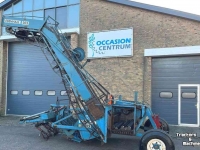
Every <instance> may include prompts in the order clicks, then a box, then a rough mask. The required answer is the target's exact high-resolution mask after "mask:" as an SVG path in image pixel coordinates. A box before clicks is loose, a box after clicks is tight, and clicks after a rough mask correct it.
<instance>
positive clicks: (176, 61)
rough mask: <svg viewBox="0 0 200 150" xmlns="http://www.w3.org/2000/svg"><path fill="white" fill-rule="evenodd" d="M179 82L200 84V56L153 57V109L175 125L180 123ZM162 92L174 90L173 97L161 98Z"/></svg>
mask: <svg viewBox="0 0 200 150" xmlns="http://www.w3.org/2000/svg"><path fill="white" fill-rule="evenodd" d="M178 84H200V56H190V57H171V58H153V59H152V111H153V112H154V113H158V114H159V115H160V116H161V117H162V118H164V119H165V120H166V121H167V122H168V123H169V124H174V125H177V124H178ZM160 92H172V93H173V97H172V98H170V99H168V98H161V97H160V96H159V94H160ZM189 104H191V105H193V102H192V101H191V103H190V102H189ZM188 108H190V107H188ZM192 108H193V107H192ZM185 111H189V110H187V109H186V110H185ZM187 121H191V123H193V122H194V120H192V118H191V120H187ZM188 123H189V122H188Z"/></svg>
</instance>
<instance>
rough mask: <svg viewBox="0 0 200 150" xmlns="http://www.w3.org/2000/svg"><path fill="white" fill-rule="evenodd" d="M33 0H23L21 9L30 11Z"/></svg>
mask: <svg viewBox="0 0 200 150" xmlns="http://www.w3.org/2000/svg"><path fill="white" fill-rule="evenodd" d="M32 4H33V0H23V11H32V9H33V8H32V7H33V5H32Z"/></svg>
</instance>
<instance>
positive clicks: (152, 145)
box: [147, 139, 166, 150]
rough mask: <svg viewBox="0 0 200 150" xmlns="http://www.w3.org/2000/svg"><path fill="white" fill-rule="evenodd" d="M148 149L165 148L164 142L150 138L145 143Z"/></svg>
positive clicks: (159, 149) (164, 149) (160, 149)
mask: <svg viewBox="0 0 200 150" xmlns="http://www.w3.org/2000/svg"><path fill="white" fill-rule="evenodd" d="M147 149H148V150H166V145H165V143H164V142H163V141H162V140H160V139H151V140H150V141H149V142H148V143H147Z"/></svg>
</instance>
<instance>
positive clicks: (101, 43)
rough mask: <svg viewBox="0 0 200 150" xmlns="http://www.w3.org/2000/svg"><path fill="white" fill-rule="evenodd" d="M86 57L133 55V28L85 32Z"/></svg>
mask: <svg viewBox="0 0 200 150" xmlns="http://www.w3.org/2000/svg"><path fill="white" fill-rule="evenodd" d="M87 50H88V53H87V57H88V58H106V57H128V56H129V57H130V56H133V29H132V28H129V29H119V30H111V31H102V32H91V33H88V34H87Z"/></svg>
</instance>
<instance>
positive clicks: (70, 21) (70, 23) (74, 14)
mask: <svg viewBox="0 0 200 150" xmlns="http://www.w3.org/2000/svg"><path fill="white" fill-rule="evenodd" d="M68 12H69V13H68V16H67V27H68V28H74V27H79V5H71V6H69V8H68ZM74 18H77V19H74Z"/></svg>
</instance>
